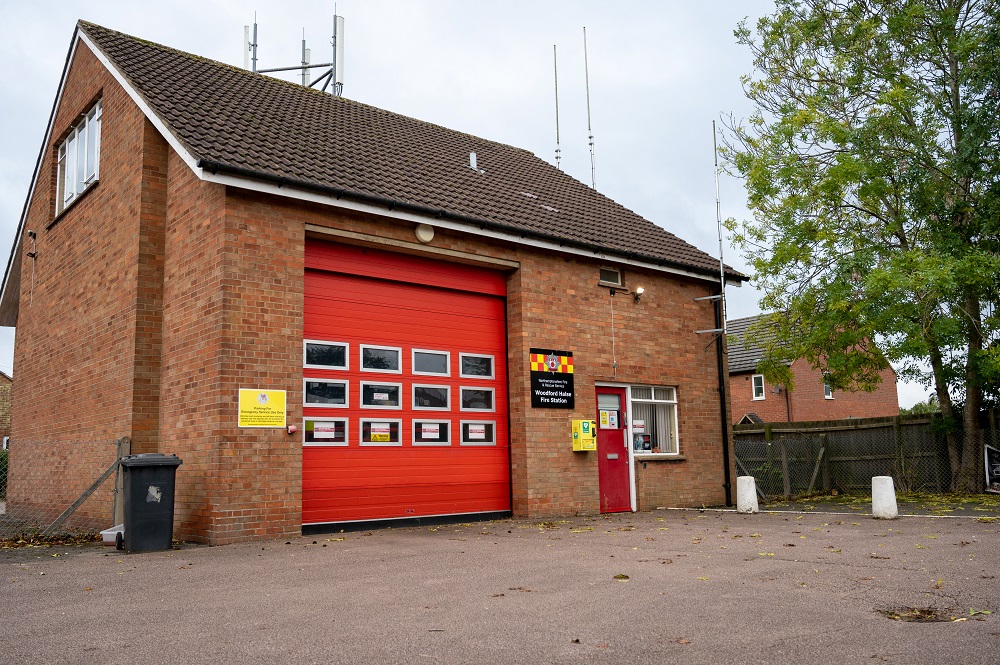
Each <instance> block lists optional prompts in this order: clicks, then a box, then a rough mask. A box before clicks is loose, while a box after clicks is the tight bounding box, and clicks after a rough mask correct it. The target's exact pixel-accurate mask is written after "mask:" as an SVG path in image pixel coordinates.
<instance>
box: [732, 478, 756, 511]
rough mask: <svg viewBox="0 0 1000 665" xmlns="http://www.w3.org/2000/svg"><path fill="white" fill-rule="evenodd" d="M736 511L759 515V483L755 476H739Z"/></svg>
mask: <svg viewBox="0 0 1000 665" xmlns="http://www.w3.org/2000/svg"><path fill="white" fill-rule="evenodd" d="M736 511H737V512H740V513H757V512H760V508H758V507H757V481H755V480H754V478H753V476H739V477H738V478H737V479H736Z"/></svg>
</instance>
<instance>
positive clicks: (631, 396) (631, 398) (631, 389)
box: [627, 384, 682, 458]
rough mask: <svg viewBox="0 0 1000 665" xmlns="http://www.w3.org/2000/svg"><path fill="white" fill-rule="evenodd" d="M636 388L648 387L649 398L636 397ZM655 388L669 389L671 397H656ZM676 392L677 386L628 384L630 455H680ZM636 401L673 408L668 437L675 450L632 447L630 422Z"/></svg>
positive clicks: (632, 431) (631, 421)
mask: <svg viewBox="0 0 1000 665" xmlns="http://www.w3.org/2000/svg"><path fill="white" fill-rule="evenodd" d="M636 388H647V389H649V394H650V397H649V398H644V397H639V398H637V397H635V389H636ZM657 390H669V391H671V393H673V398H672V399H658V398H657V397H656V391H657ZM677 393H678V390H677V386H656V385H652V384H635V385H632V384H629V386H628V391H627V403H628V409H629V412H628V435H629V439H630V441H629V452H630V454H632V455H641V456H643V457H644V458H645V457H647V456H651V457H673V458H676V457H680V456H681V455H682V453H681V437H680V400H679V398H678V396H677ZM637 403H638V404H654V405H656V404H660V405H664V406H666V407H667V408H670V409H673V418H671V419H670V420H671V424H672V427H671V429H672V431H671V432H670V438H671V439H672V440H673V442H674V447H675V448H676V450H673V451H667V452H663V451H660V452H653V451H652V450H649V451H646V450H642V451H638V450H635V449H634V448H635V445H634V440H635V431H634V428H633V425H632V423H633V422H634V421H635V420H636V418H635V405H636V404H637ZM645 431H646V432H648V426H647V428H646V430H645Z"/></svg>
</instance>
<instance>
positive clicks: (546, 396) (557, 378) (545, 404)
mask: <svg viewBox="0 0 1000 665" xmlns="http://www.w3.org/2000/svg"><path fill="white" fill-rule="evenodd" d="M528 352H529V354H530V355H529V362H530V364H531V406H533V407H534V408H536V409H572V408H573V407H574V395H573V352H572V351H557V350H555V349H528Z"/></svg>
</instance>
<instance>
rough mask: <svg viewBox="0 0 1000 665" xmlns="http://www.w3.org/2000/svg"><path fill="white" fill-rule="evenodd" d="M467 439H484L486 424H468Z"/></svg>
mask: <svg viewBox="0 0 1000 665" xmlns="http://www.w3.org/2000/svg"><path fill="white" fill-rule="evenodd" d="M469 440H470V441H472V440H477V441H485V440H486V425H476V424H472V425H469Z"/></svg>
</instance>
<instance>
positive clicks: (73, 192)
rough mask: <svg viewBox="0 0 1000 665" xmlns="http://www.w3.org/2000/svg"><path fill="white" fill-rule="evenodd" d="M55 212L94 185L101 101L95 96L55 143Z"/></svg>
mask: <svg viewBox="0 0 1000 665" xmlns="http://www.w3.org/2000/svg"><path fill="white" fill-rule="evenodd" d="M58 159H59V161H58V169H57V174H56V188H57V196H56V214H59V213H61V212H62V211H63V210H65V209H66V208H67V207H68V206H69V204H71V203H72V202H73V201H74V200H76V198H77V197H78V196H80V195H81V194H83V193H84V192H85V191H86V190H87V189H88V188H89V187H90V186H91V185H94V184H95V183H96V182H97V180H98V178H99V177H100V174H101V169H100V161H101V102H100V100H98V102H97V103H96V104H94V106H93V107H91V109H90V110H89V111H87V112H86V113H84V114H83V119H82V120H81V121H80V122H79V123H78V124H77V125H76V126H75V127H73V129H71V130H70V132H69V135H67V136H66V138H65V139H63V142H62V143H60V144H59V158H58Z"/></svg>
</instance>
